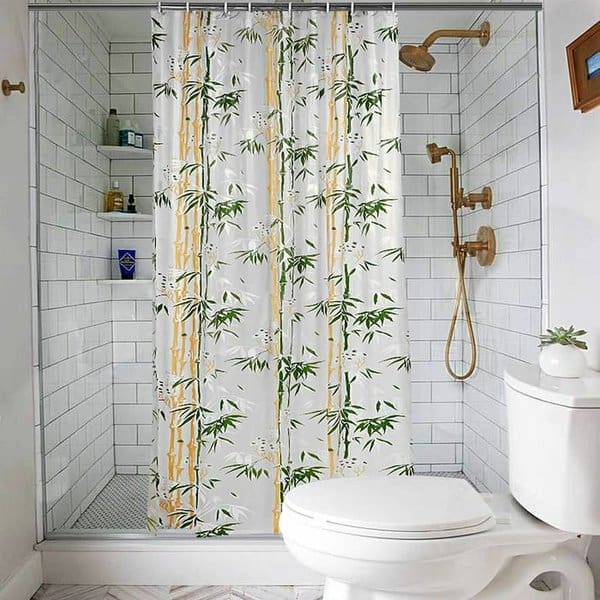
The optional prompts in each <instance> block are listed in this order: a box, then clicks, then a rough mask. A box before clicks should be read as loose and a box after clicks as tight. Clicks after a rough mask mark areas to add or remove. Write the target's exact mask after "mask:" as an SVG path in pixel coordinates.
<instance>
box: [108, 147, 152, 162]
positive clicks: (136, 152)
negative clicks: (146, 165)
mask: <svg viewBox="0 0 600 600" xmlns="http://www.w3.org/2000/svg"><path fill="white" fill-rule="evenodd" d="M96 148H97V150H98V152H101V153H102V154H104V156H107V157H108V158H110V159H120V158H121V159H123V158H126V159H130V158H146V159H147V158H152V150H148V148H134V147H133V146H96Z"/></svg>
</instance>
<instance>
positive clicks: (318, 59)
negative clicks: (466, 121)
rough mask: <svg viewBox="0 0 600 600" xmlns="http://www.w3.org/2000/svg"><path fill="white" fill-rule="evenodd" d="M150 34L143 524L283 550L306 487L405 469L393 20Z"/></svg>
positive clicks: (288, 17)
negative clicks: (150, 212)
mask: <svg viewBox="0 0 600 600" xmlns="http://www.w3.org/2000/svg"><path fill="white" fill-rule="evenodd" d="M152 20H153V36H152V44H153V53H154V55H153V58H154V73H153V86H154V96H155V101H154V102H155V104H154V112H155V166H154V185H155V227H156V278H155V284H156V299H155V306H154V309H155V314H156V334H155V341H156V350H155V377H156V406H155V413H154V416H155V421H156V440H155V449H156V455H155V458H154V460H153V462H152V465H151V474H152V492H151V501H150V509H149V525H150V526H151V527H153V528H188V529H191V530H193V531H194V532H195V534H196V535H198V536H200V537H206V536H213V535H227V534H230V533H233V532H236V533H238V532H243V533H269V532H275V533H276V532H277V531H278V520H279V515H280V511H281V508H282V501H283V498H284V495H285V493H286V492H287V491H288V490H290V489H291V488H293V487H294V486H296V485H298V484H302V483H305V482H310V481H314V480H317V479H324V478H328V477H347V476H357V475H363V474H366V473H368V474H389V475H390V476H398V475H404V474H410V473H411V472H412V467H411V463H410V451H409V450H410V449H409V414H408V411H409V389H408V385H409V381H408V372H409V370H410V359H409V354H408V339H407V323H406V312H405V306H406V300H405V280H404V250H403V247H402V246H403V231H402V207H401V202H400V200H401V190H400V171H401V160H402V157H401V154H400V130H401V123H400V119H401V117H400V114H399V105H398V103H399V77H400V75H399V68H398V59H397V56H398V47H397V35H398V33H397V32H398V28H397V23H396V16H395V15H394V14H392V13H391V12H389V13H384V12H367V13H357V14H354V15H349V14H348V12H316V11H315V12H294V13H293V14H292V13H290V12H288V11H287V10H284V11H282V12H243V13H242V12H235V13H231V14H218V13H215V12H209V11H200V12H194V11H192V12H169V13H166V14H160V13H155V14H154V15H153V19H152Z"/></svg>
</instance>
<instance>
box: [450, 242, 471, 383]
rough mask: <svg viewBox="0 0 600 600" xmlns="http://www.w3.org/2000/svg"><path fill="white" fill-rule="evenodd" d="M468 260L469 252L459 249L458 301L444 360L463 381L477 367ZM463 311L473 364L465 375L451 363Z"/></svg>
mask: <svg viewBox="0 0 600 600" xmlns="http://www.w3.org/2000/svg"><path fill="white" fill-rule="evenodd" d="M466 260H467V251H466V249H465V248H464V247H459V248H458V251H457V253H456V265H457V267H458V285H457V288H456V300H455V303H454V310H453V312H452V319H451V321H450V329H449V330H448V338H447V339H446V348H445V352H444V360H445V362H446V369H447V370H448V373H450V375H451V376H452V377H454V379H457V380H459V381H463V380H464V379H467V378H468V377H470V376H471V375H472V374H473V371H474V370H475V366H476V364H477V342H476V340H475V332H474V331H473V321H472V320H471V309H470V308H469V300H468V298H467V288H466V286H465V263H466ZM461 306H462V309H463V314H464V317H465V321H466V323H467V330H468V332H469V341H470V344H471V362H470V364H469V368H468V369H467V370H466V371H465V372H464V373H457V372H456V371H455V370H454V369H453V368H452V364H451V361H450V350H451V348H452V342H453V341H454V336H455V333H456V322H457V320H458V315H459V312H460V309H461Z"/></svg>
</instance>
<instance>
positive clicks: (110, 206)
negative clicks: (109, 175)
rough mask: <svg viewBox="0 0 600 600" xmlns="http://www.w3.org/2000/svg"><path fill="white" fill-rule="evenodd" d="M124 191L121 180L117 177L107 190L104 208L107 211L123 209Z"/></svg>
mask: <svg viewBox="0 0 600 600" xmlns="http://www.w3.org/2000/svg"><path fill="white" fill-rule="evenodd" d="M123 204H124V203H123V192H122V191H121V190H120V188H119V182H118V181H117V180H116V179H115V180H114V181H113V182H112V186H111V189H110V190H108V192H106V203H105V207H104V209H105V210H106V212H115V211H122V210H123V208H124V206H123Z"/></svg>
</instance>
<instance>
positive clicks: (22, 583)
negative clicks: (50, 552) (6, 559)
mask: <svg viewBox="0 0 600 600" xmlns="http://www.w3.org/2000/svg"><path fill="white" fill-rule="evenodd" d="M40 585H42V555H41V553H40V552H32V553H31V554H30V555H29V556H28V557H27V558H26V559H25V560H24V561H23V563H22V564H21V566H20V567H19V568H18V569H17V570H16V571H14V572H13V574H12V575H11V576H10V577H9V578H8V579H7V580H6V581H5V582H4V583H3V584H0V600H29V599H30V598H31V596H33V594H35V592H36V590H37V589H38V588H39V587H40Z"/></svg>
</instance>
